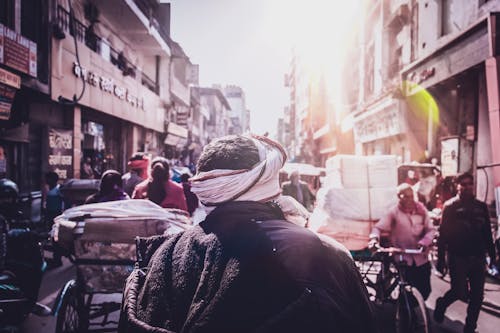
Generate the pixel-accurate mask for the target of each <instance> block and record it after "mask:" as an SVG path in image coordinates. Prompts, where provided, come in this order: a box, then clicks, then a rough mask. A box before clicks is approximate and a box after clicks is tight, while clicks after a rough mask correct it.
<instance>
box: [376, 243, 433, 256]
mask: <svg viewBox="0 0 500 333" xmlns="http://www.w3.org/2000/svg"><path fill="white" fill-rule="evenodd" d="M375 252H376V253H387V254H389V255H393V254H421V253H423V252H424V249H423V248H422V247H420V248H418V249H402V248H399V247H392V246H391V247H381V246H380V245H377V246H376V247H375Z"/></svg>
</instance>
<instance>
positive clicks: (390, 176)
mask: <svg viewBox="0 0 500 333" xmlns="http://www.w3.org/2000/svg"><path fill="white" fill-rule="evenodd" d="M367 159H368V186H369V187H370V188H374V187H375V188H379V187H394V188H396V186H398V166H397V158H396V156H395V155H374V156H369V157H367Z"/></svg>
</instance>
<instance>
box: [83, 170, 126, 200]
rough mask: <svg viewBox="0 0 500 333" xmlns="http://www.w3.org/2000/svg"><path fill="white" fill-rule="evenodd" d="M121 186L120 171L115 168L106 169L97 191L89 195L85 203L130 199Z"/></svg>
mask: <svg viewBox="0 0 500 333" xmlns="http://www.w3.org/2000/svg"><path fill="white" fill-rule="evenodd" d="M122 186H123V182H122V176H121V175H120V173H119V172H118V171H116V170H106V171H105V172H104V173H103V174H102V177H101V184H100V186H99V192H97V193H95V194H92V195H91V196H89V197H88V198H87V199H86V200H85V204H91V203H98V202H107V201H116V200H127V199H130V197H129V196H128V195H127V193H125V192H124V191H123V187H122Z"/></svg>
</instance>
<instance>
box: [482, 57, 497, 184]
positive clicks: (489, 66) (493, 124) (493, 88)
mask: <svg viewBox="0 0 500 333" xmlns="http://www.w3.org/2000/svg"><path fill="white" fill-rule="evenodd" d="M499 59H500V57H491V58H488V59H486V63H485V67H486V91H487V94H488V115H489V122H490V136H491V141H490V147H491V149H492V155H491V157H492V161H491V162H492V164H499V163H500V149H499V148H498V143H499V142H500V90H499V88H500V84H499V79H500V75H499ZM492 171H493V179H494V180H493V184H494V185H495V186H500V166H495V167H492Z"/></svg>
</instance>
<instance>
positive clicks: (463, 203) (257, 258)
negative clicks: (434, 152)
mask: <svg viewBox="0 0 500 333" xmlns="http://www.w3.org/2000/svg"><path fill="white" fill-rule="evenodd" d="M285 160H286V154H285V152H284V150H283V148H282V147H281V146H280V145H279V144H277V143H276V142H274V141H272V140H270V139H269V138H267V137H258V136H252V137H248V136H229V137H223V138H219V139H216V140H214V141H212V142H211V143H210V144H208V145H207V146H206V147H205V148H204V150H203V153H202V155H201V156H200V159H199V161H198V165H197V173H196V175H195V176H193V177H191V178H190V175H188V174H184V175H182V176H181V184H179V183H176V182H175V181H173V180H172V179H171V176H170V165H169V163H168V160H166V159H165V158H162V157H156V158H154V159H152V160H150V159H149V157H148V156H147V155H145V154H141V153H136V154H134V155H133V156H132V157H131V158H130V160H129V162H128V167H129V171H128V172H127V173H126V174H124V175H123V176H122V175H121V174H120V173H119V172H117V171H115V170H107V171H105V172H103V174H102V176H101V182H100V188H99V191H98V192H97V193H95V194H93V195H92V196H90V197H89V198H87V200H86V203H98V202H105V201H112V200H130V199H149V200H151V201H153V202H155V203H156V204H158V205H160V206H161V207H164V208H176V209H181V210H184V211H187V212H189V214H190V215H192V214H193V213H194V211H195V210H196V209H197V208H198V206H199V203H201V204H202V207H203V210H204V212H205V213H206V214H207V216H206V218H205V219H204V220H203V221H202V222H201V223H200V224H197V225H195V226H194V227H193V228H191V229H189V230H188V231H186V232H184V233H182V234H181V235H177V236H175V237H171V238H169V239H168V240H166V241H165V242H163V243H161V244H160V243H157V245H156V247H152V248H150V249H149V250H150V251H156V252H155V255H154V256H152V253H151V254H150V255H148V256H147V257H148V258H151V259H150V260H151V261H150V262H149V265H148V270H147V273H146V277H145V278H141V279H133V278H129V281H128V285H127V287H126V288H125V295H124V304H123V308H122V313H121V320H120V329H121V330H120V331H123V332H138V331H140V332H149V331H151V332H152V331H156V330H157V329H160V328H161V329H167V330H172V331H179V330H184V331H191V330H194V329H195V328H196V330H197V331H223V332H226V331H242V330H244V331H250V330H261V331H289V332H295V331H297V332H298V331H317V332H322V331H331V332H368V331H370V332H371V331H373V330H374V328H375V326H374V325H375V324H374V322H375V318H374V316H373V313H372V310H373V309H372V308H371V305H370V302H369V299H368V295H367V291H366V288H365V286H364V285H363V282H362V279H361V277H360V274H359V272H358V271H357V269H356V266H355V265H354V262H353V260H352V258H351V256H350V254H349V252H348V251H346V249H345V248H344V247H343V246H341V245H339V243H337V242H336V241H335V240H333V239H331V238H325V237H323V236H322V235H317V234H315V233H313V232H311V231H309V230H308V229H306V228H303V226H306V225H307V218H308V217H309V213H308V211H307V209H308V210H312V209H313V206H314V204H313V203H314V199H315V198H314V194H313V193H312V192H311V190H310V189H309V187H308V186H307V184H305V183H303V182H301V181H300V179H299V176H300V175H299V174H298V173H296V172H295V173H292V174H291V175H290V181H289V182H285V183H284V184H283V185H282V186H280V184H279V179H278V173H279V170H280V169H281V168H282V167H283V164H284V163H285ZM56 176H57V175H55V176H54V174H47V176H46V179H47V184H48V192H47V211H48V212H49V210H50V216H55V215H57V214H58V213H60V209H61V204H60V203H59V202H58V201H57V200H56V199H55V198H57V197H58V196H59V195H60V194H59V193H58V185H57V178H55V177H56ZM408 176H409V178H408V180H407V181H405V183H403V184H401V185H400V186H399V187H398V189H397V194H398V199H399V201H398V204H397V205H396V206H394V207H393V208H391V209H390V210H389V211H387V213H386V214H385V216H383V217H382V218H381V219H380V220H379V221H378V222H377V223H376V224H375V225H374V227H373V229H372V233H371V235H370V237H371V241H370V244H369V247H373V248H374V247H376V246H377V244H379V243H380V242H381V241H382V240H381V236H382V235H384V234H385V235H387V238H386V241H387V245H389V246H395V247H399V248H410V249H416V248H422V250H423V251H422V253H421V254H415V255H405V256H403V257H402V260H405V261H406V262H407V264H408V271H407V279H408V282H409V283H410V284H411V285H412V286H414V287H415V288H416V289H417V290H419V291H420V293H421V294H422V296H423V298H424V299H427V298H428V296H429V295H430V293H431V279H430V275H431V265H430V263H429V259H428V251H429V249H430V247H431V245H432V243H433V239H434V237H435V227H434V226H433V224H432V221H431V219H430V218H429V213H428V210H427V209H428V207H426V206H425V205H424V204H422V203H421V202H419V200H418V197H417V195H416V192H415V191H414V189H413V187H412V185H414V184H412V181H413V179H412V177H411V176H412V175H411V174H409V175H408ZM473 181H474V179H473V176H472V175H471V174H469V173H465V174H462V175H460V176H459V177H457V178H456V184H457V186H456V190H457V195H456V196H454V197H452V198H451V199H450V200H448V201H447V202H446V203H443V205H442V208H443V214H442V224H441V230H440V237H439V261H438V269H439V270H442V271H444V269H445V266H448V267H449V273H450V277H451V289H450V290H449V291H448V292H447V293H446V294H445V295H444V296H443V297H440V298H438V300H437V303H436V309H435V311H434V319H435V321H436V322H442V321H443V318H444V314H445V311H446V308H447V307H448V306H449V305H450V304H451V303H453V302H454V301H456V300H458V299H461V300H463V301H467V302H469V306H468V310H467V319H466V325H465V328H464V333H470V332H474V331H475V329H476V326H477V320H478V315H479V310H480V307H481V303H482V300H483V294H484V283H485V269H486V266H485V263H486V255H489V257H490V262H489V263H490V265H494V264H495V263H496V253H495V248H494V243H493V238H492V233H491V228H490V220H489V215H488V211H487V208H486V205H485V204H484V203H482V202H480V201H479V200H477V199H476V198H475V197H474V194H473V184H474V182H473ZM304 207H305V208H307V209H304ZM290 222H292V223H290ZM446 255H447V261H446V260H445V258H446ZM165 263H168V265H167V266H166V265H165ZM132 276H133V275H132ZM311 325H312V326H311ZM313 326H314V327H313ZM312 327H313V328H314V329H313V328H312Z"/></svg>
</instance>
